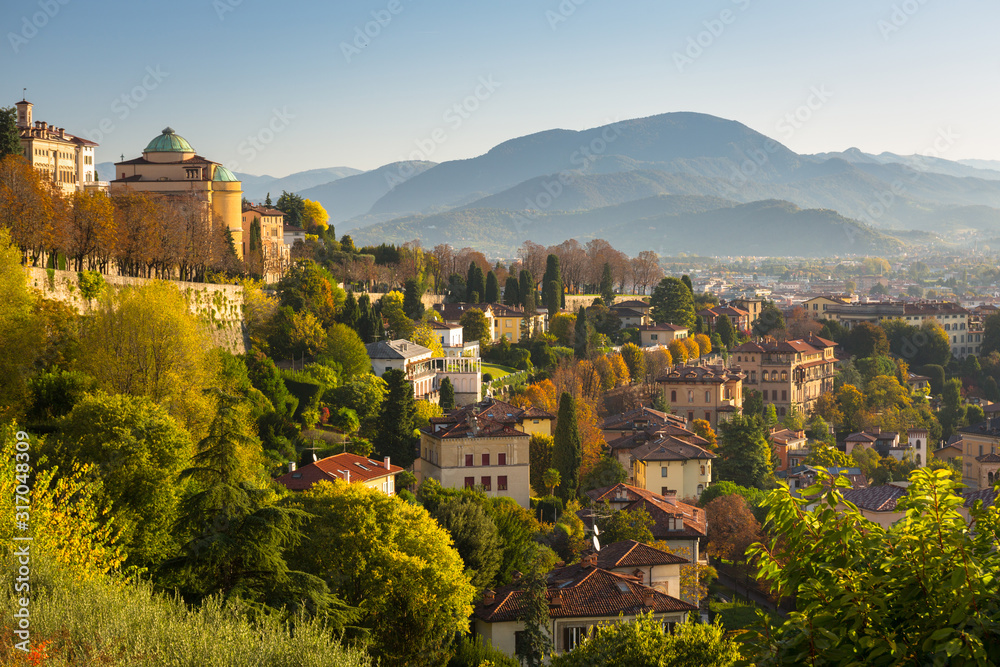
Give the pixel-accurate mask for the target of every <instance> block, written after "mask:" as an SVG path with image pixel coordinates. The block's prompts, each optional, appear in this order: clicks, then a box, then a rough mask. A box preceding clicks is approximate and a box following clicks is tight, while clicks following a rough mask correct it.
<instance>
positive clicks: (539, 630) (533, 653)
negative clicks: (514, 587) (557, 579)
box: [515, 563, 553, 667]
mask: <svg viewBox="0 0 1000 667" xmlns="http://www.w3.org/2000/svg"><path fill="white" fill-rule="evenodd" d="M521 581H522V585H523V590H524V593H525V601H524V604H523V605H522V607H521V614H520V621H521V623H522V624H523V626H524V629H523V630H522V631H521V641H520V642H518V645H517V646H516V647H515V653H516V655H517V657H518V658H519V659H520V660H521V662H522V663H524V664H525V665H527V667H542V665H544V664H545V659H546V658H547V657H548V656H549V654H550V653H551V652H552V648H553V647H552V639H551V637H550V636H549V625H550V618H549V599H548V596H547V595H546V593H547V592H548V585H547V582H546V578H545V574H544V573H543V572H542V571H541V568H540V567H539V566H538V564H537V563H536V564H535V566H534V567H532V569H531V571H530V572H529V573H528V574H527V575H525V576H524V577H523V578H522V579H521Z"/></svg>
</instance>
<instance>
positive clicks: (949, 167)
mask: <svg viewBox="0 0 1000 667" xmlns="http://www.w3.org/2000/svg"><path fill="white" fill-rule="evenodd" d="M809 157H812V158H816V159H818V160H829V159H831V158H840V159H842V160H845V161H847V162H853V163H861V164H902V165H905V166H907V167H910V168H911V169H915V170H917V171H922V172H932V173H937V174H945V175H947V176H960V177H964V176H970V177H972V178H983V179H986V180H991V181H997V180H1000V162H992V161H990V160H958V161H955V160H945V159H944V158H939V157H930V156H927V155H898V154H896V153H888V152H886V153H879V154H878V155H874V154H872V153H864V152H862V151H861V150H860V149H857V148H848V149H847V150H846V151H843V152H840V153H816V154H815V155H810V156H809Z"/></svg>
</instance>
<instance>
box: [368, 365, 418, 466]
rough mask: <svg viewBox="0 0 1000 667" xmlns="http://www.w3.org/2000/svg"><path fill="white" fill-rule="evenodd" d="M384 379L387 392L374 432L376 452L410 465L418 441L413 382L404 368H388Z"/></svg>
mask: <svg viewBox="0 0 1000 667" xmlns="http://www.w3.org/2000/svg"><path fill="white" fill-rule="evenodd" d="M382 379H383V380H385V384H386V387H387V388H388V393H387V394H386V400H385V402H384V403H383V408H382V417H381V419H379V428H378V432H377V433H376V435H375V440H374V443H375V451H377V452H378V454H379V456H389V457H391V458H392V460H393V461H395V462H396V465H400V466H403V467H404V468H408V467H409V466H411V465H412V464H413V461H414V459H415V458H416V456H417V451H416V448H417V441H418V440H417V438H415V437H414V436H413V429H414V428H415V421H416V416H417V406H416V401H415V399H414V397H413V385H412V384H410V381H409V380H407V379H406V374H405V373H403V371H401V370H397V369H395V368H391V369H389V370H387V371H386V372H385V373H384V374H383V375H382Z"/></svg>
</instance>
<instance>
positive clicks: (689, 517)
mask: <svg viewBox="0 0 1000 667" xmlns="http://www.w3.org/2000/svg"><path fill="white" fill-rule="evenodd" d="M587 495H588V496H589V497H590V498H591V499H592V500H593V501H594V502H596V503H602V502H604V501H605V500H607V501H608V502H609V503H612V504H614V505H618V506H622V507H621V509H625V510H634V509H639V508H640V507H641V508H644V509H645V510H646V511H647V512H649V515H650V516H651V517H652V518H653V521H654V525H653V527H652V528H651V529H650V530H651V531H652V533H653V537H655V538H656V539H658V540H664V539H676V538H701V537H706V536H707V535H708V518H707V516H706V515H705V510H703V509H699V508H697V507H694V506H693V505H688V504H687V503H684V502H681V501H679V500H677V499H676V498H666V497H664V496H661V495H660V494H658V493H653V492H652V491H647V490H646V489H641V488H639V487H637V486H632V485H631V484H615V485H614V486H607V487H604V488H600V489H593V490H592V491H587ZM578 514H579V515H580V518H581V519H583V521H584V523H586V524H587V525H588V526H592V525H593V511H592V510H589V509H582V510H580V511H579V512H578ZM678 518H679V519H681V520H682V527H681V528H677V527H676V524H675V522H674V519H678Z"/></svg>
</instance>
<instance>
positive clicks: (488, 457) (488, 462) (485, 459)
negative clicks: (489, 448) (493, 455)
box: [483, 453, 490, 466]
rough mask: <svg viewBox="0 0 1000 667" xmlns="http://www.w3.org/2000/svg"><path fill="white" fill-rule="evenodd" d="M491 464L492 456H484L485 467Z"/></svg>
mask: <svg viewBox="0 0 1000 667" xmlns="http://www.w3.org/2000/svg"><path fill="white" fill-rule="evenodd" d="M489 464H490V455H489V454H488V453H487V454H483V465H484V466H488V465H489Z"/></svg>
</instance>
